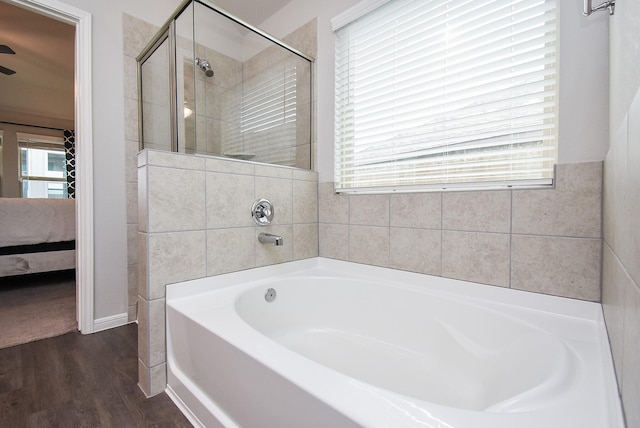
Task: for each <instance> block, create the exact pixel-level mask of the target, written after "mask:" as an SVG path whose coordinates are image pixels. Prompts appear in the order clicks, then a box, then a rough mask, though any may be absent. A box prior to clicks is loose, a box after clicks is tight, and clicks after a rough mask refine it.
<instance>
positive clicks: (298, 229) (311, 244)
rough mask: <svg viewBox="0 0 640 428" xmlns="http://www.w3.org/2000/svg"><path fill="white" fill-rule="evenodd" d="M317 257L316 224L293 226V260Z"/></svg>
mask: <svg viewBox="0 0 640 428" xmlns="http://www.w3.org/2000/svg"><path fill="white" fill-rule="evenodd" d="M311 257H318V223H317V222H316V223H309V224H294V225H293V260H301V259H308V258H311Z"/></svg>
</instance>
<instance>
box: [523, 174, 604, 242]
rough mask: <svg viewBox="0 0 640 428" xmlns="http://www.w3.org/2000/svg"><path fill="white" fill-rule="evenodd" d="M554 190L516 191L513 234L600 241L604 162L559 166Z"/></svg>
mask: <svg viewBox="0 0 640 428" xmlns="http://www.w3.org/2000/svg"><path fill="white" fill-rule="evenodd" d="M556 179H557V183H556V188H555V189H554V190H546V189H534V190H514V191H513V220H512V221H513V224H512V231H513V233H519V234H533V235H555V236H574V237H589V238H599V237H600V236H601V197H602V162H586V163H576V164H560V165H558V166H557V171H556Z"/></svg>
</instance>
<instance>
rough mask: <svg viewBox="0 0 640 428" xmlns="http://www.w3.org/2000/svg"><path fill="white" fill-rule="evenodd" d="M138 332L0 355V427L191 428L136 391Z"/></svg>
mask: <svg viewBox="0 0 640 428" xmlns="http://www.w3.org/2000/svg"><path fill="white" fill-rule="evenodd" d="M137 344H138V341H137V325H136V324H129V325H126V326H123V327H118V328H114V329H111V330H106V331H102V332H99V333H95V334H90V335H81V334H80V333H68V334H65V335H63V336H58V337H54V338H50V339H43V340H39V341H36V342H31V343H27V344H24V345H18V346H13V347H11V348H5V349H0V427H12V428H13V427H16V428H17V427H191V424H190V423H189V422H188V421H187V419H186V418H185V417H184V416H183V415H182V413H181V412H180V411H179V410H178V408H177V407H176V406H175V405H174V404H173V402H172V401H171V400H170V399H169V397H168V396H167V395H166V394H164V393H163V394H160V395H157V396H155V397H152V398H149V399H147V398H145V396H144V394H143V393H142V391H140V389H139V388H138V385H137V378H138V375H137V370H138V361H137Z"/></svg>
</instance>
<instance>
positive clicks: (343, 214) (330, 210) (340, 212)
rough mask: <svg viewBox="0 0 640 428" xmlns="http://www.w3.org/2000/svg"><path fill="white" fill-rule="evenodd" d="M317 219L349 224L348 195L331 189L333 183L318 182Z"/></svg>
mask: <svg viewBox="0 0 640 428" xmlns="http://www.w3.org/2000/svg"><path fill="white" fill-rule="evenodd" d="M318 221H319V222H320V223H335V224H349V197H348V196H344V195H338V194H336V193H334V191H333V183H318Z"/></svg>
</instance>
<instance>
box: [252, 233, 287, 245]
mask: <svg viewBox="0 0 640 428" xmlns="http://www.w3.org/2000/svg"><path fill="white" fill-rule="evenodd" d="M258 241H260V242H261V243H262V244H273V245H275V246H276V247H279V246H280V245H282V244H284V239H283V238H282V236H278V235H272V234H270V233H261V234H260V235H258Z"/></svg>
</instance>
